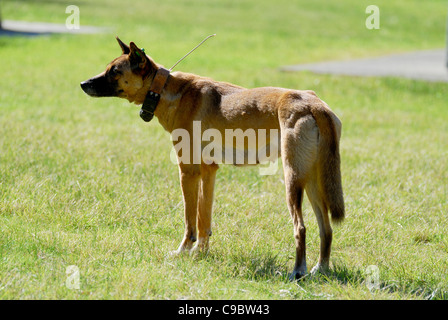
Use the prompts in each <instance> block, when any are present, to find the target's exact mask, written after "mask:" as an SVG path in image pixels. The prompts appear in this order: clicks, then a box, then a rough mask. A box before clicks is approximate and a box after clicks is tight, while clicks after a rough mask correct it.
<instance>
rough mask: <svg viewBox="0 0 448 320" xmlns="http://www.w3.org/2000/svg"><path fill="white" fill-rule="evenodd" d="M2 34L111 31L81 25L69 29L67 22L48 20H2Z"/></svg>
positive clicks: (29, 34)
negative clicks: (77, 27) (60, 22)
mask: <svg viewBox="0 0 448 320" xmlns="http://www.w3.org/2000/svg"><path fill="white" fill-rule="evenodd" d="M2 28H3V29H1V30H0V35H9V36H14V35H28V36H32V35H40V34H51V33H103V32H107V31H109V29H107V28H99V27H92V26H83V25H80V28H79V29H72V30H70V29H68V28H67V27H66V25H65V24H58V23H47V22H28V21H13V20H2Z"/></svg>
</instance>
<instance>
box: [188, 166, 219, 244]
mask: <svg viewBox="0 0 448 320" xmlns="http://www.w3.org/2000/svg"><path fill="white" fill-rule="evenodd" d="M218 168H219V166H218V165H217V164H214V163H213V164H210V165H207V164H204V163H203V164H202V165H201V182H200V184H199V199H198V221H197V225H198V241H197V243H196V245H195V247H194V248H193V251H196V252H207V250H208V241H209V237H210V236H211V235H212V227H211V224H212V207H213V190H214V187H215V177H216V171H217V170H218Z"/></svg>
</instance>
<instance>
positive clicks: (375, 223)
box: [0, 0, 448, 299]
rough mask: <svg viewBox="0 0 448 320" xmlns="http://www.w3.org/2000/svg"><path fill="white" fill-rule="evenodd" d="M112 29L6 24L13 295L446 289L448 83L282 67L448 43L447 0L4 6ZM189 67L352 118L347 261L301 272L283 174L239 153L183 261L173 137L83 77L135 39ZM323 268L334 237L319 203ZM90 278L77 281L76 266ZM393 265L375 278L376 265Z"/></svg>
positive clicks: (344, 227) (378, 295)
mask: <svg viewBox="0 0 448 320" xmlns="http://www.w3.org/2000/svg"><path fill="white" fill-rule="evenodd" d="M71 4H75V5H78V6H79V8H80V22H81V25H83V24H85V25H96V26H103V27H111V28H112V31H111V32H110V33H106V34H95V35H68V34H64V35H51V36H39V37H0V61H2V65H3V67H2V69H1V77H0V298H2V299H166V298H168V299H183V298H186V299H447V298H448V280H447V276H446V275H447V274H448V215H447V212H448V200H447V199H448V186H447V181H448V173H447V169H448V168H447V158H448V103H447V101H448V84H446V83H427V82H422V81H412V80H404V79H397V78H360V77H343V76H329V75H316V74H312V73H308V72H302V73H284V72H280V71H279V67H281V66H283V65H289V64H296V63H305V62H312V61H321V60H330V59H331V60H336V59H349V58H356V57H366V56H376V55H381V54H387V53H392V52H402V51H408V50H418V49H430V48H441V47H444V46H445V30H446V9H447V8H446V1H435V0H433V1H425V2H424V4H422V3H421V1H415V0H414V1H394V2H393V3H391V2H390V1H384V0H380V1H376V3H375V4H376V5H377V6H378V7H379V8H380V10H381V29H380V30H368V29H366V27H365V19H366V17H367V15H366V14H365V8H366V7H367V5H369V4H371V3H370V2H369V3H368V2H364V1H359V0H348V1H338V2H335V1H324V0H319V1H290V0H277V1H265V0H238V1H211V0H208V1H207V0H189V1H175V0H164V1H163V2H162V1H143V0H135V1H132V5H131V3H130V2H126V1H118V0H112V1H106V0H100V1H70V2H68V1H62V0H61V1H57V0H53V1H30V0H27V1H25V0H23V1H12V0H7V1H2V2H1V12H2V16H3V19H10V20H28V21H47V22H55V23H65V20H66V18H67V16H68V14H66V13H65V8H66V6H68V5H71ZM211 33H216V34H217V37H215V38H213V39H210V40H209V41H208V42H207V43H206V44H205V45H204V46H202V47H201V48H200V49H198V50H197V51H196V52H195V53H194V54H193V55H191V56H190V57H188V59H187V60H185V61H184V62H182V64H180V65H179V66H178V67H177V68H176V70H182V71H187V72H193V73H197V74H201V75H205V76H209V77H213V78H215V79H217V80H223V81H228V82H234V83H237V84H239V85H242V86H246V87H255V86H281V87H288V88H297V89H312V90H314V91H315V92H316V93H317V94H318V95H319V96H320V97H321V98H322V99H323V100H325V101H326V102H327V103H328V104H329V105H330V106H331V107H332V109H333V110H334V111H335V112H336V113H337V114H338V116H339V117H340V118H341V120H342V122H343V137H342V141H341V148H342V149H341V153H342V155H341V156H342V173H343V186H344V192H345V201H346V210H347V217H346V220H345V221H344V223H343V224H341V225H339V226H335V227H334V240H333V252H332V272H331V273H330V274H329V275H327V276H318V277H315V278H307V279H305V281H301V282H298V283H296V282H290V281H289V280H288V273H289V272H291V270H292V268H293V263H294V241H293V230H292V222H291V219H290V217H289V213H288V211H287V207H286V203H285V194H284V185H283V178H282V174H281V171H279V172H278V174H277V175H272V176H260V175H259V174H258V169H257V168H245V169H238V168H234V167H230V166H222V167H221V169H220V170H219V172H218V177H217V184H216V194H215V204H214V217H213V231H214V233H213V237H212V238H211V249H210V252H209V253H208V254H207V255H205V256H200V257H188V256H187V257H171V256H170V255H169V252H170V251H172V250H175V249H176V248H177V246H178V244H179V242H180V241H181V239H182V235H183V209H182V198H181V191H180V187H179V182H178V170H177V167H176V166H175V165H174V164H172V163H171V161H170V158H169V154H170V141H169V135H168V133H166V132H164V131H163V129H162V128H161V126H159V125H158V123H157V121H153V122H151V123H150V124H146V123H144V122H143V121H141V119H140V118H139V116H138V111H139V108H138V107H137V106H135V105H130V104H129V103H127V102H126V101H124V100H118V99H113V98H105V99H93V98H90V97H88V96H86V95H85V94H84V93H83V92H82V90H81V89H80V87H79V82H81V81H83V80H85V79H87V78H89V77H91V76H93V75H95V74H97V73H99V72H101V71H102V70H103V69H104V67H105V66H106V64H107V63H108V62H109V61H110V60H112V59H113V58H115V57H116V56H118V55H119V54H120V49H119V47H118V45H117V43H116V41H115V39H114V37H115V35H118V36H120V38H121V39H122V40H123V41H126V42H129V41H135V42H136V43H137V44H138V45H139V46H141V47H144V48H145V49H146V52H147V53H148V54H149V55H151V56H152V57H153V58H155V59H156V61H158V62H159V63H162V64H164V65H165V66H167V67H170V66H171V65H172V64H174V62H176V61H177V60H178V59H179V58H180V57H181V56H183V55H184V54H185V53H186V52H187V51H188V50H190V49H191V48H192V47H193V46H194V45H195V44H196V43H198V42H199V41H200V40H202V39H203V38H204V37H205V36H207V35H209V34H211ZM304 206H305V213H304V214H305V223H306V226H307V245H308V247H307V253H308V257H307V258H308V266H309V267H312V266H313V265H314V264H315V263H316V262H317V259H318V254H319V235H318V228H317V223H316V221H315V218H314V214H313V212H312V210H311V206H310V205H309V203H308V201H305V203H304ZM70 265H75V266H77V267H78V268H79V271H80V289H79V290H74V289H69V288H67V286H66V279H67V274H66V270H67V267H68V266H70ZM369 265H375V266H377V267H378V270H379V285H380V287H379V289H375V290H373V291H370V290H369V288H368V286H367V284H368V280H369V275H368V274H367V272H366V270H367V267H368V266H369Z"/></svg>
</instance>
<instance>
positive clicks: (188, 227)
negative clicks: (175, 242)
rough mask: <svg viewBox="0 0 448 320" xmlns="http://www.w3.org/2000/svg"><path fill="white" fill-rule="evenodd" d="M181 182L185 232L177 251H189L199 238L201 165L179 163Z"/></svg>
mask: <svg viewBox="0 0 448 320" xmlns="http://www.w3.org/2000/svg"><path fill="white" fill-rule="evenodd" d="M179 174H180V184H181V187H182V195H183V200H184V217H185V233H184V238H183V240H182V242H181V244H180V246H179V249H177V251H176V253H181V252H183V251H189V250H190V249H191V248H192V247H193V243H194V242H196V239H197V228H196V219H197V213H198V191H199V181H200V178H201V170H200V165H196V164H192V165H185V164H181V165H179Z"/></svg>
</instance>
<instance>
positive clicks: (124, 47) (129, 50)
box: [115, 37, 131, 54]
mask: <svg viewBox="0 0 448 320" xmlns="http://www.w3.org/2000/svg"><path fill="white" fill-rule="evenodd" d="M115 38H116V39H117V41H118V44H119V45H120V47H121V50H122V51H123V54H129V52H131V49H129V46H128V45H126V44H125V43H124V42H123V41H121V40H120V38H118V37H115Z"/></svg>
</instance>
